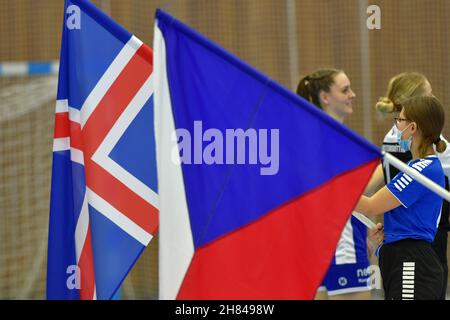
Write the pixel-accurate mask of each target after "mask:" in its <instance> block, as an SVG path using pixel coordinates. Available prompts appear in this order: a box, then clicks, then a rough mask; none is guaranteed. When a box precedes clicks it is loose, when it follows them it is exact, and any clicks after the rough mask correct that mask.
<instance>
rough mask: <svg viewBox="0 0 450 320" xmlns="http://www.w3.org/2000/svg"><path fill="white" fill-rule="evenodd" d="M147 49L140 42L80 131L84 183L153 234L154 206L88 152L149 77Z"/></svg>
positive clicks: (93, 150) (98, 144) (95, 148)
mask: <svg viewBox="0 0 450 320" xmlns="http://www.w3.org/2000/svg"><path fill="white" fill-rule="evenodd" d="M149 55H151V49H149V47H148V46H146V45H142V46H141V47H140V48H139V49H138V50H137V51H136V53H135V55H134V56H133V57H132V58H131V60H130V61H129V63H128V64H127V65H126V66H125V68H124V69H123V70H122V72H121V73H120V75H119V76H118V77H117V79H116V80H115V81H114V83H113V84H112V85H111V87H110V88H109V90H108V91H107V92H106V94H105V96H104V97H103V98H102V99H101V101H100V103H99V104H98V106H97V107H96V109H95V111H94V112H93V113H92V114H91V116H90V118H89V119H88V121H87V122H86V124H85V126H84V127H83V130H82V133H81V135H82V141H83V151H84V156H85V157H84V159H85V168H86V182H87V185H88V186H89V188H91V190H92V191H94V192H95V193H96V194H98V195H99V196H100V197H102V198H103V199H104V200H105V201H107V202H108V203H110V204H111V205H112V206H113V207H114V208H116V209H117V210H119V211H120V212H121V213H123V214H124V215H126V216H127V217H128V218H130V219H131V220H133V221H134V222H135V223H136V224H137V225H139V226H140V227H141V228H143V229H144V230H145V231H147V232H148V233H150V234H152V235H154V233H155V232H156V229H157V228H158V214H157V209H155V208H154V207H153V206H152V205H150V204H149V203H147V202H146V201H145V200H144V199H142V198H141V197H140V196H138V195H137V194H135V193H134V192H133V191H131V190H130V189H129V188H128V187H127V186H125V185H124V184H123V183H122V182H120V181H119V180H118V179H116V178H115V177H113V176H112V175H111V174H110V173H108V172H107V171H106V170H105V169H103V168H102V167H101V166H99V165H98V164H96V163H95V162H93V161H92V159H91V158H92V155H93V154H94V153H95V151H96V150H97V149H98V147H99V146H100V144H101V143H102V142H103V140H104V139H105V137H106V135H107V134H108V132H109V131H110V130H111V128H112V127H113V125H114V124H115V123H116V121H117V120H118V118H119V117H120V115H121V114H122V113H123V111H124V110H125V108H126V107H127V106H128V104H129V103H130V101H131V100H132V99H133V98H134V96H135V95H136V93H137V92H138V91H139V89H140V88H141V87H142V85H143V84H144V82H145V81H146V80H147V79H148V78H149V76H150V74H151V72H152V70H153V68H152V65H151V63H150V60H151V59H149Z"/></svg>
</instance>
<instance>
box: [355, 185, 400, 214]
mask: <svg viewBox="0 0 450 320" xmlns="http://www.w3.org/2000/svg"><path fill="white" fill-rule="evenodd" d="M400 205H401V203H400V201H398V199H397V198H396V197H394V196H393V195H392V193H391V192H390V191H389V189H388V188H387V187H383V188H381V190H380V191H378V192H377V193H375V194H374V195H373V196H372V197H366V196H361V199H359V202H358V204H357V205H356V208H355V210H356V211H358V212H360V213H362V214H365V215H374V216H375V215H380V214H383V213H385V212H387V211H389V210H392V209H394V208H397V207H398V206H400Z"/></svg>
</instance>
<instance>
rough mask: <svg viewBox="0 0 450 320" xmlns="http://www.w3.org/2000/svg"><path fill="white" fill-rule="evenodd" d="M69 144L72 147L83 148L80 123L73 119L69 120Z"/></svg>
mask: <svg viewBox="0 0 450 320" xmlns="http://www.w3.org/2000/svg"><path fill="white" fill-rule="evenodd" d="M70 146H71V147H72V148H76V149H80V150H83V144H82V138H81V125H80V124H79V123H78V122H74V121H70Z"/></svg>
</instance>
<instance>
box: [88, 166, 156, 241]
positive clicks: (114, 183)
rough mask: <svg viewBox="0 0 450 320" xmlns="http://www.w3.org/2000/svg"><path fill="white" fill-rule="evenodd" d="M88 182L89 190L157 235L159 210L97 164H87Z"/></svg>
mask: <svg viewBox="0 0 450 320" xmlns="http://www.w3.org/2000/svg"><path fill="white" fill-rule="evenodd" d="M85 166H86V171H87V172H89V173H90V174H89V175H86V182H87V185H88V186H89V188H91V190H93V191H94V192H95V193H96V194H97V195H99V196H100V197H101V198H103V199H105V200H107V201H108V203H109V204H110V205H112V206H113V207H114V208H116V209H117V210H119V211H120V212H121V213H122V214H124V215H125V216H127V217H128V218H129V219H131V220H133V222H134V223H136V224H137V225H138V226H140V227H141V228H142V229H144V230H145V231H147V232H148V233H150V234H151V235H155V233H156V230H157V229H158V210H157V209H156V208H155V207H153V206H152V205H150V204H149V203H148V202H147V201H145V200H144V199H143V198H141V197H140V196H138V195H137V194H136V193H134V192H133V191H131V190H130V189H129V188H128V187H127V186H125V185H124V184H123V183H122V182H120V181H119V180H117V179H116V178H115V177H113V176H111V175H110V174H109V173H108V172H107V171H106V170H104V169H103V168H102V167H100V166H99V165H98V164H96V163H95V162H93V161H91V160H89V161H87V162H86V163H85Z"/></svg>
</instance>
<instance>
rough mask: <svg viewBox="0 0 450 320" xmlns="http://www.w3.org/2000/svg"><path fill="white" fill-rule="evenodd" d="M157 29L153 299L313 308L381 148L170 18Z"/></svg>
mask: <svg viewBox="0 0 450 320" xmlns="http://www.w3.org/2000/svg"><path fill="white" fill-rule="evenodd" d="M155 22H156V25H155V36H154V50H155V53H154V54H155V66H154V75H155V130H156V131H155V132H156V133H155V139H156V147H157V163H158V190H159V196H160V242H159V245H160V261H159V262H160V265H159V270H160V282H159V285H160V298H161V299H175V298H177V299H312V298H313V297H314V294H315V291H316V289H317V288H318V287H319V285H320V283H321V281H322V278H323V276H324V274H325V272H326V270H327V269H328V266H329V264H330V261H331V258H332V255H333V253H334V250H335V248H336V244H337V242H338V239H339V237H340V234H341V232H342V229H343V227H344V225H345V223H346V221H347V220H348V218H349V216H350V214H351V212H352V210H353V208H354V207H355V205H356V203H357V202H358V200H359V198H360V196H361V194H362V192H363V191H364V188H365V186H366V184H367V182H368V180H369V178H370V176H371V174H372V172H373V170H374V169H375V167H376V165H377V164H378V163H379V161H380V158H381V154H380V152H379V150H378V148H376V147H375V146H374V145H372V144H370V143H369V142H367V141H365V140H364V139H363V138H361V137H360V136H358V135H357V134H355V133H354V132H352V131H351V130H349V129H347V128H346V127H344V126H343V125H341V124H339V123H338V122H336V121H335V120H333V119H332V118H331V117H329V116H328V115H326V114H325V113H324V112H322V111H321V110H319V109H318V108H317V107H315V106H312V105H311V104H309V103H308V102H306V101H305V100H303V99H301V98H300V97H298V96H297V95H295V94H293V93H292V92H290V91H288V90H287V89H285V88H283V87H282V86H280V85H279V84H277V83H275V82H274V81H273V80H271V79H270V78H268V77H267V76H265V75H263V74H261V73H260V72H258V71H257V70H255V69H254V68H252V67H250V66H249V65H247V64H245V63H244V62H242V61H241V60H239V59H238V58H236V57H235V56H233V55H232V54H230V53H228V52H226V51H225V50H224V49H222V48H220V47H219V46H217V45H216V44H214V43H212V42H211V41H209V40H208V39H206V38H205V37H203V36H201V35H200V34H198V33H197V32H195V31H194V30H192V29H191V28H189V27H188V26H186V25H184V24H183V23H181V22H179V21H177V20H176V19H174V18H173V17H171V16H170V15H168V14H167V13H165V12H163V11H161V10H158V11H157V12H156V21H155ZM242 136H244V137H243V139H244V142H245V143H242ZM233 139H234V140H233ZM239 139H241V141H240V142H239V141H238V140H239ZM255 145H256V148H255ZM242 146H244V149H245V150H244V151H243V150H242Z"/></svg>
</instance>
